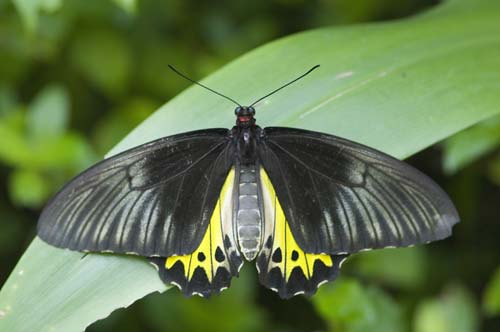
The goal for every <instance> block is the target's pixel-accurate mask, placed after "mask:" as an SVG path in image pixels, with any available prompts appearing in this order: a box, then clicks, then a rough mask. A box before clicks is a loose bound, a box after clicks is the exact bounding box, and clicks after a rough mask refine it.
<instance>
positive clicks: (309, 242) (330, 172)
mask: <svg viewBox="0 0 500 332" xmlns="http://www.w3.org/2000/svg"><path fill="white" fill-rule="evenodd" d="M259 154H260V161H261V163H262V165H263V167H264V168H265V169H266V171H267V172H268V174H269V178H270V179H271V181H272V183H273V185H274V188H275V190H276V194H277V195H278V198H279V200H280V203H281V205H282V207H283V210H284V214H285V216H286V219H287V221H288V223H289V225H290V228H291V230H292V233H293V234H294V236H295V240H296V241H297V243H298V244H299V245H300V247H301V248H303V249H304V250H306V251H307V252H311V253H330V254H343V253H353V252H358V251H362V250H367V249H374V248H384V247H390V246H392V247H399V246H409V245H414V244H420V243H427V242H430V241H435V240H439V239H443V238H445V237H447V236H449V235H450V234H451V228H452V226H453V225H454V224H455V223H457V222H458V220H459V217H458V214H457V211H456V210H455V208H454V206H453V204H452V202H451V200H450V199H449V198H448V196H447V195H446V193H444V191H443V190H442V189H441V188H439V186H437V185H436V184H435V183H434V182H433V181H432V180H431V179H430V178H429V177H427V176H426V175H424V174H422V173H421V172H419V171H418V170H416V169H415V168H413V167H411V166H410V165H408V164H406V163H403V162H401V161H399V160H397V159H395V158H393V157H391V156H389V155H386V154H384V153H382V152H380V151H376V150H374V149H371V148H369V147H366V146H363V145H361V144H357V143H354V142H351V141H348V140H346V139H342V138H339V137H336V136H332V135H327V134H322V133H317V132H311V131H307V130H302V129H294V128H279V127H273V128H265V129H264V135H263V137H262V139H261V144H260V146H259Z"/></svg>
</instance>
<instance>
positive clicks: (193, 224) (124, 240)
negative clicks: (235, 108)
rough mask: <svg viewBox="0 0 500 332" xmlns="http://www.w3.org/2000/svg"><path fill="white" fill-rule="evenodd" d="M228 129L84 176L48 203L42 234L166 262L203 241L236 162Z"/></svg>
mask: <svg viewBox="0 0 500 332" xmlns="http://www.w3.org/2000/svg"><path fill="white" fill-rule="evenodd" d="M233 154H234V153H233V145H232V144H231V141H230V138H229V132H228V130H227V129H210V130H201V131H195V132H190V133H185V134H179V135H174V136H170V137H166V138H162V139H159V140H157V141H153V142H151V143H147V144H144V145H141V146H139V147H136V148H134V149H131V150H128V151H125V152H123V153H121V154H119V155H117V156H113V157H111V158H108V159H105V160H103V161H102V162H100V163H98V164H96V165H95V166H93V167H91V168H90V169H88V170H87V171H85V172H83V173H82V174H80V175H79V176H77V177H76V178H75V179H73V180H72V181H71V182H69V183H68V184H67V185H66V186H65V187H64V188H63V189H62V190H61V191H60V192H59V193H58V194H56V196H55V197H54V198H53V199H52V200H51V202H49V204H48V205H47V206H46V208H45V209H44V210H43V212H42V215H41V217H40V220H39V223H38V235H39V236H40V237H41V238H42V239H43V240H45V241H47V242H48V243H50V244H53V245H55V246H59V247H64V248H69V249H73V250H80V251H109V252H116V253H135V254H139V255H143V256H160V257H168V256H172V255H183V254H188V253H191V252H192V251H193V250H194V249H196V247H197V246H198V245H199V243H200V242H201V240H202V238H203V236H204V234H205V231H206V229H207V226H208V224H209V221H210V218H211V216H212V214H213V211H214V208H215V205H216V202H217V199H218V197H219V193H220V190H221V188H222V185H223V183H224V181H225V179H226V177H227V174H228V172H229V170H230V168H231V165H232V163H233Z"/></svg>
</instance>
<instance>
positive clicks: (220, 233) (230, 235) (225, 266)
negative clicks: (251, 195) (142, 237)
mask: <svg viewBox="0 0 500 332" xmlns="http://www.w3.org/2000/svg"><path fill="white" fill-rule="evenodd" d="M234 179H235V176H234V169H232V170H231V171H230V172H229V174H228V176H227V179H226V181H225V183H224V186H223V187H222V190H221V192H220V195H219V198H218V200H217V203H216V205H215V209H214V211H213V213H212V216H211V218H210V223H209V224H208V227H207V229H206V231H205V234H204V236H203V238H202V240H201V242H200V244H199V246H198V247H197V248H196V249H195V250H194V251H193V252H192V253H190V254H187V255H180V256H170V257H168V258H164V257H153V258H151V259H150V260H151V262H152V263H153V264H154V265H156V266H157V267H158V269H159V273H160V277H161V278H162V280H163V281H164V282H165V283H172V284H174V285H176V286H177V287H179V288H180V289H181V291H182V292H183V293H184V294H185V295H187V296H190V295H194V294H196V295H201V296H203V297H207V296H210V295H211V294H218V293H219V292H220V291H222V290H224V289H226V288H228V287H229V285H230V282H231V278H232V277H233V276H237V275H238V272H239V270H240V268H241V265H242V264H243V261H242V259H241V257H240V254H239V252H238V250H237V247H236V241H235V239H234V232H233V223H232V204H233V189H234Z"/></svg>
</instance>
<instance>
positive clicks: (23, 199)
mask: <svg viewBox="0 0 500 332" xmlns="http://www.w3.org/2000/svg"><path fill="white" fill-rule="evenodd" d="M9 190H10V197H11V198H12V201H13V202H14V203H15V204H17V205H20V206H27V207H32V208H33V207H38V206H40V204H41V203H42V202H43V201H45V200H46V199H47V195H48V194H49V192H50V190H49V184H48V183H47V181H46V180H45V178H44V177H43V176H42V175H41V174H39V173H37V172H35V171H30V170H17V171H14V172H12V173H11V174H10V175H9Z"/></svg>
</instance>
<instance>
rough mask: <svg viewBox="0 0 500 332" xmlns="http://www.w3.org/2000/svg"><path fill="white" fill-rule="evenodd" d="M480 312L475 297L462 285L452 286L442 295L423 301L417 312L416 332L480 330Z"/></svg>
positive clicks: (469, 331)
mask: <svg viewBox="0 0 500 332" xmlns="http://www.w3.org/2000/svg"><path fill="white" fill-rule="evenodd" d="M478 322H479V318H478V312H477V308H476V304H475V303H474V300H473V297H472V295H471V294H469V292H468V291H467V290H466V289H465V288H463V287H460V286H452V287H449V288H448V289H446V290H445V292H444V293H443V294H442V296H440V297H438V298H435V299H430V300H426V301H424V302H422V303H421V304H420V305H419V306H418V308H417V310H416V313H415V319H414V330H415V332H429V331H433V332H474V331H478V330H479V329H478V327H479V326H478V325H479V323H478Z"/></svg>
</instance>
